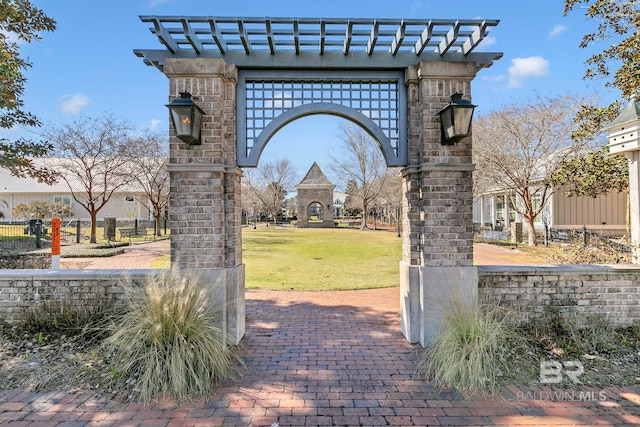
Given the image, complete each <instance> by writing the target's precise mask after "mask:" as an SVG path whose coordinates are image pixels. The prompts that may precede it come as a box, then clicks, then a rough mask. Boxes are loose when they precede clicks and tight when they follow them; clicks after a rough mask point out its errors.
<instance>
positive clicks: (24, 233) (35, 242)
mask: <svg viewBox="0 0 640 427" xmlns="http://www.w3.org/2000/svg"><path fill="white" fill-rule="evenodd" d="M103 227H104V221H98V223H97V231H98V233H97V234H98V238H99V239H101V240H108V239H105V238H104V237H103ZM161 228H162V229H163V230H164V231H163V234H166V230H167V224H166V222H163V223H162V224H161ZM116 230H117V231H118V233H116V235H115V236H112V237H111V238H110V239H111V240H122V239H128V240H131V238H145V239H146V238H147V237H149V238H153V236H154V232H155V221H154V220H132V221H116ZM127 230H132V231H131V232H129V231H127ZM90 237H91V222H90V221H81V220H79V219H75V218H74V219H64V220H62V224H61V227H60V240H61V241H62V242H63V243H64V244H73V243H82V242H87V241H89V239H90ZM49 247H51V220H45V219H31V220H28V221H18V222H16V221H12V222H0V251H4V252H9V251H10V252H23V251H34V250H38V249H46V248H49Z"/></svg>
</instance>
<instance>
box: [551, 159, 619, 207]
mask: <svg viewBox="0 0 640 427" xmlns="http://www.w3.org/2000/svg"><path fill="white" fill-rule="evenodd" d="M549 181H550V183H551V185H553V186H556V187H558V186H562V187H565V188H566V195H567V196H569V197H571V196H588V197H594V198H595V197H598V196H599V195H601V194H607V193H609V192H610V191H617V192H623V191H624V192H626V191H628V190H629V162H628V161H627V159H626V158H625V157H623V156H610V155H609V150H608V148H607V147H603V148H602V149H600V150H595V151H589V152H588V153H586V154H583V155H578V156H575V157H572V158H570V159H568V160H565V161H564V162H562V164H561V165H560V167H559V168H558V170H557V171H556V172H555V173H554V174H552V175H551V176H550V177H549Z"/></svg>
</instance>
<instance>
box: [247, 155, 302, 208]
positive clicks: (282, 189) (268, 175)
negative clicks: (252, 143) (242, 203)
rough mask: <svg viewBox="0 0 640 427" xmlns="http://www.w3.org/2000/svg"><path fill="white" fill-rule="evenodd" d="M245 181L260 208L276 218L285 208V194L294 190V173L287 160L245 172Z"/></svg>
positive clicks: (268, 163) (266, 164)
mask: <svg viewBox="0 0 640 427" xmlns="http://www.w3.org/2000/svg"><path fill="white" fill-rule="evenodd" d="M245 180H246V183H247V185H248V186H249V188H251V190H252V191H253V195H254V196H255V198H256V199H257V200H258V201H259V202H260V205H261V207H262V208H263V209H264V210H265V211H266V212H267V214H268V215H269V216H272V217H273V218H277V217H278V215H280V213H281V212H282V211H283V210H284V208H285V206H286V200H285V199H286V197H287V194H288V193H289V192H290V191H293V189H294V185H295V183H296V173H295V170H294V168H293V166H291V163H290V162H289V160H287V159H282V160H277V161H275V162H267V163H264V164H261V165H259V166H258V168H257V169H256V170H255V171H251V170H249V171H246V172H245Z"/></svg>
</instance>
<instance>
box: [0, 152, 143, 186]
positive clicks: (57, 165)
mask: <svg viewBox="0 0 640 427" xmlns="http://www.w3.org/2000/svg"><path fill="white" fill-rule="evenodd" d="M33 161H34V163H35V164H36V165H38V166H40V167H46V168H48V169H51V170H54V171H60V170H61V168H63V167H64V163H65V162H64V159H62V158H57V157H47V158H38V159H34V160H33ZM132 169H133V166H132ZM79 188H82V186H80V187H79ZM141 191H143V190H142V188H140V187H139V185H137V182H136V181H135V180H131V181H130V182H129V183H128V184H127V185H126V186H125V187H123V188H122V189H121V190H120V192H125V193H126V192H131V193H137V192H141ZM25 193H28V194H38V193H48V194H51V193H56V194H68V193H71V190H70V189H69V186H68V185H67V184H66V182H65V181H63V180H61V179H60V180H58V182H56V183H54V184H52V185H49V184H45V183H42V182H38V180H37V179H34V178H18V177H15V176H12V175H11V173H10V172H9V171H8V170H7V169H5V168H0V194H25Z"/></svg>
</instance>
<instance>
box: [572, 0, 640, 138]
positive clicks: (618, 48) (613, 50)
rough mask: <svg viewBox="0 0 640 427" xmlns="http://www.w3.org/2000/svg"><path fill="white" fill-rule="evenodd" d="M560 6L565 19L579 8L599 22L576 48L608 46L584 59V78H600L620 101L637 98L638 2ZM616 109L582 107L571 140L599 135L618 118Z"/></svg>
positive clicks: (579, 0) (582, 1) (577, 0)
mask: <svg viewBox="0 0 640 427" xmlns="http://www.w3.org/2000/svg"><path fill="white" fill-rule="evenodd" d="M564 4H565V7H564V14H565V16H566V15H568V14H569V13H571V12H572V11H574V10H575V9H577V8H582V9H584V10H585V15H586V17H587V18H589V19H595V20H598V22H599V24H598V27H597V29H596V30H595V31H593V32H591V33H589V34H586V35H585V36H584V37H583V38H582V41H581V43H580V48H588V47H590V46H593V45H594V44H596V43H598V42H604V43H607V44H609V46H608V47H606V48H605V49H603V50H602V51H600V52H598V53H595V54H593V55H592V56H590V57H589V58H588V59H587V61H586V65H587V69H586V71H585V74H584V78H585V79H596V78H603V79H605V84H604V85H605V87H609V88H616V89H619V90H620V92H621V93H622V98H625V99H632V98H634V97H636V98H640V97H638V95H639V94H640V65H639V64H640V2H638V1H637V0H565V3H564ZM615 67H617V68H615ZM620 106H621V104H620V103H619V102H613V103H611V104H609V105H608V106H604V107H595V106H592V105H585V106H583V108H582V111H581V112H580V113H579V114H578V115H577V116H576V121H577V122H578V123H580V127H579V128H578V129H576V131H575V133H574V139H584V138H587V139H588V138H591V136H592V135H594V134H597V133H599V132H600V131H601V129H602V128H603V127H604V125H606V124H607V123H609V122H610V121H612V120H613V119H614V118H615V117H616V116H617V115H618V113H619V111H620Z"/></svg>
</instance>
